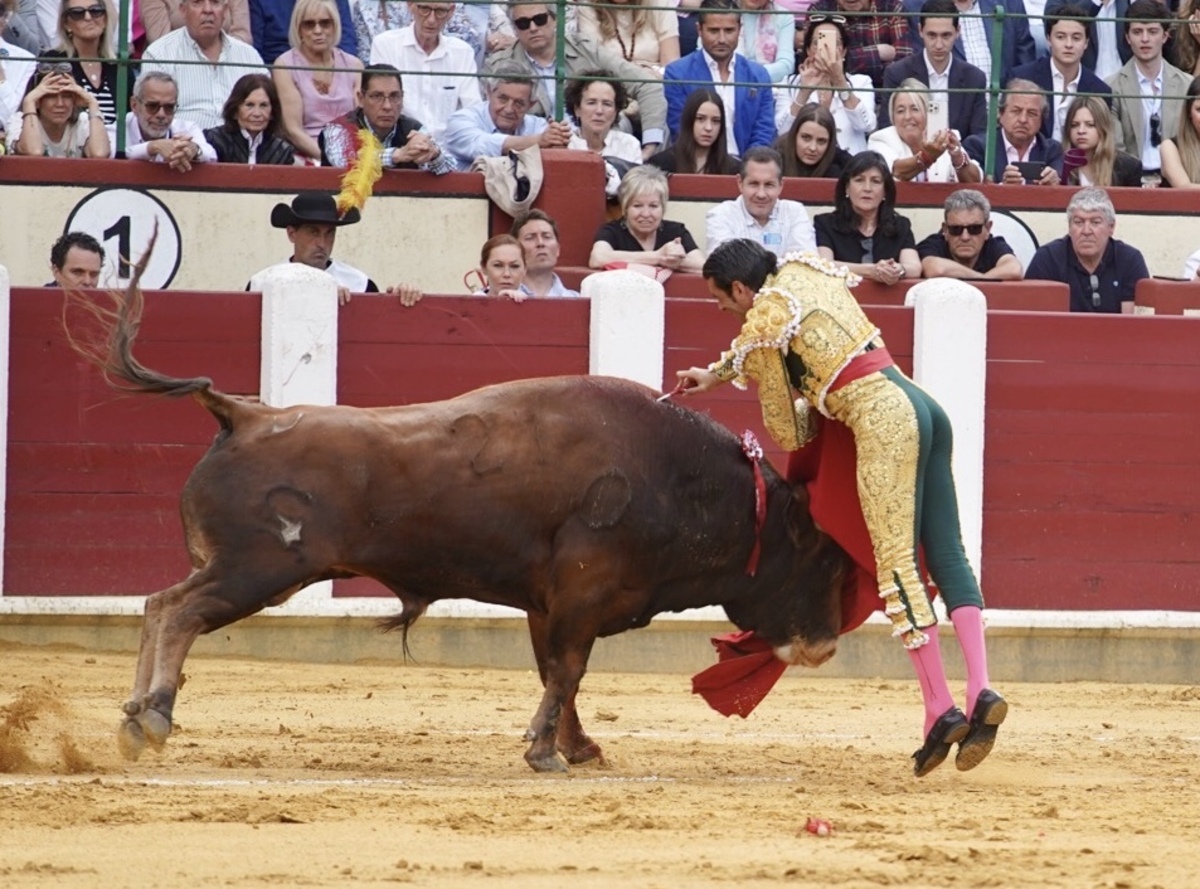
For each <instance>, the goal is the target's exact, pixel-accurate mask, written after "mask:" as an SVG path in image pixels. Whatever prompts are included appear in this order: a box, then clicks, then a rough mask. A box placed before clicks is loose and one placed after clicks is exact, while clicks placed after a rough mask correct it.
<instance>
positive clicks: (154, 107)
mask: <svg viewBox="0 0 1200 889" xmlns="http://www.w3.org/2000/svg"><path fill="white" fill-rule="evenodd" d="M142 107H143V108H145V109H146V110H147V111H148V112H150V113H151V114H158V113H159V112H160V111H163V112H166V113H167V114H174V113H175V109H176V108H178V107H179V105H178V104H177V103H175V102H143V103H142Z"/></svg>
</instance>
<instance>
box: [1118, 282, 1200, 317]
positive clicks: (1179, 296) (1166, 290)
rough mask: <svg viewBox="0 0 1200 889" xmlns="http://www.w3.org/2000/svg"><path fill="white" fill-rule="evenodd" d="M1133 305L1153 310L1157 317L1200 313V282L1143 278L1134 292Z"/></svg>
mask: <svg viewBox="0 0 1200 889" xmlns="http://www.w3.org/2000/svg"><path fill="white" fill-rule="evenodd" d="M1133 304H1134V305H1135V306H1137V307H1138V308H1147V309H1153V311H1154V314H1156V315H1183V314H1187V312H1185V310H1189V311H1190V312H1200V281H1171V280H1163V279H1161V278H1143V279H1142V280H1140V281H1138V282H1137V287H1136V288H1134V291H1133Z"/></svg>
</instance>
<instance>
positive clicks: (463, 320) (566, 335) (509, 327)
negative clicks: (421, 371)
mask: <svg viewBox="0 0 1200 889" xmlns="http://www.w3.org/2000/svg"><path fill="white" fill-rule="evenodd" d="M590 318H591V303H590V302H589V301H588V300H573V299H553V300H533V301H530V302H525V303H514V302H512V301H510V300H505V299H488V298H486V297H466V296H437V297H428V298H426V299H423V300H421V302H419V303H418V304H417V305H415V306H410V307H407V308H406V307H404V306H401V305H400V304H399V302H398V301H397V300H396V299H395V297H387V298H384V299H380V298H377V297H376V298H372V297H370V296H364V297H362V298H359V297H355V298H354V300H353V301H352V302H351V303H350V304H349V305H347V306H345V307H343V308H342V310H341V313H340V315H339V316H338V342H339V348H345V347H348V346H350V345H351V344H366V343H374V344H382V345H385V346H387V347H389V348H393V349H395V348H399V347H407V346H408V345H425V346H445V345H451V346H499V347H513V346H527V345H529V344H531V343H537V344H539V345H543V346H567V347H584V348H586V346H587V342H588V324H589V320H590Z"/></svg>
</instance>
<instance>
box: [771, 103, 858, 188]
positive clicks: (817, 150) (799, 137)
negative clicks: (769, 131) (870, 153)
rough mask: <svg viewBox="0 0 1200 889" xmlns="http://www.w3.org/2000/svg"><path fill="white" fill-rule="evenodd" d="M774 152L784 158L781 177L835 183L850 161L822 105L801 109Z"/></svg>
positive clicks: (776, 143) (828, 114)
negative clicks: (839, 143) (832, 180)
mask: <svg viewBox="0 0 1200 889" xmlns="http://www.w3.org/2000/svg"><path fill="white" fill-rule="evenodd" d="M775 150H776V151H778V152H779V154H780V156H781V157H782V158H783V175H784V176H796V177H799V178H802V179H837V178H838V177H839V176H841V175H842V170H844V169H845V168H846V164H848V163H850V160H851V158H852V157H853V155H852V154H850V152H848V151H847V150H846V149H844V148H842V147H841V146H840V145H838V141H837V124H836V123H834V120H833V115H832V114H830V112H829V109H828V108H826V107H825V106H823V105H805V106H804V107H803V108H801V109H800V113H799V114H797V115H796V119H795V120H793V121H792V126H791V128H790V129H789V130H788V131H787V132H786V133H784V134H783V135H782V136H780V137H779V138H778V139H777V140H776V142H775Z"/></svg>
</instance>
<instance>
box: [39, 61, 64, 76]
mask: <svg viewBox="0 0 1200 889" xmlns="http://www.w3.org/2000/svg"><path fill="white" fill-rule="evenodd" d="M37 73H38V74H42V75H46V74H70V73H71V63H70V62H38V66H37Z"/></svg>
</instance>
